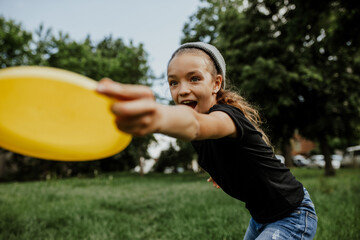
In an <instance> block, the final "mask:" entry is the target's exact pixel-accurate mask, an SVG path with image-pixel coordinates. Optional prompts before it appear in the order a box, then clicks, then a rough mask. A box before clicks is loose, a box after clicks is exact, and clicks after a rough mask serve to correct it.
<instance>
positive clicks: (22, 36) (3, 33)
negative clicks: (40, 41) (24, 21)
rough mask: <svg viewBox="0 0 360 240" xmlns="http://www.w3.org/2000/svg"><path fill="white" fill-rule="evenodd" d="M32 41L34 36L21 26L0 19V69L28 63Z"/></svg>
mask: <svg viewBox="0 0 360 240" xmlns="http://www.w3.org/2000/svg"><path fill="white" fill-rule="evenodd" d="M31 40H32V34H31V33H29V32H26V31H24V30H23V29H22V27H21V25H19V24H17V23H15V22H14V21H11V20H10V21H6V20H5V19H4V18H3V17H0V46H1V50H0V68H5V67H9V66H14V65H22V64H26V63H28V61H29V57H30V56H31V50H30V44H31Z"/></svg>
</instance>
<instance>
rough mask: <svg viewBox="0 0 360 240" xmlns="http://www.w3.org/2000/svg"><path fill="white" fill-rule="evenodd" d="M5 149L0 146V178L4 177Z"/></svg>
mask: <svg viewBox="0 0 360 240" xmlns="http://www.w3.org/2000/svg"><path fill="white" fill-rule="evenodd" d="M5 153H6V152H5V150H3V149H1V148H0V179H2V178H4V177H5V161H6V158H5Z"/></svg>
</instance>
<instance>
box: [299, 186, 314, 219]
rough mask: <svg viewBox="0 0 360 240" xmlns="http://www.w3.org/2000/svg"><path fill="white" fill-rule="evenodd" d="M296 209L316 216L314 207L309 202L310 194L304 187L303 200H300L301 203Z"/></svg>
mask: <svg viewBox="0 0 360 240" xmlns="http://www.w3.org/2000/svg"><path fill="white" fill-rule="evenodd" d="M298 208H299V210H306V211H309V212H310V213H312V214H314V215H316V211H315V205H314V203H313V202H312V201H311V198H310V194H309V192H308V191H307V190H306V188H305V187H304V199H303V200H302V202H301V204H300V206H299V207H298Z"/></svg>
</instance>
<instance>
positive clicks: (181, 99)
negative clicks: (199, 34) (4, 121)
mask: <svg viewBox="0 0 360 240" xmlns="http://www.w3.org/2000/svg"><path fill="white" fill-rule="evenodd" d="M203 55H204V56H202V55H199V54H194V53H182V54H180V55H177V56H175V57H174V58H173V59H172V60H171V62H170V64H169V67H168V82H169V86H170V92H171V96H172V99H173V100H174V102H175V103H176V104H184V105H187V106H189V107H192V108H193V109H194V110H195V111H197V112H199V113H207V112H208V111H209V109H210V108H211V107H212V106H214V105H215V104H216V93H217V92H218V91H219V90H220V86H221V81H222V77H221V75H216V76H215V77H214V76H213V74H212V73H211V69H212V65H211V64H212V62H211V60H210V59H209V58H208V57H207V56H206V54H205V53H203Z"/></svg>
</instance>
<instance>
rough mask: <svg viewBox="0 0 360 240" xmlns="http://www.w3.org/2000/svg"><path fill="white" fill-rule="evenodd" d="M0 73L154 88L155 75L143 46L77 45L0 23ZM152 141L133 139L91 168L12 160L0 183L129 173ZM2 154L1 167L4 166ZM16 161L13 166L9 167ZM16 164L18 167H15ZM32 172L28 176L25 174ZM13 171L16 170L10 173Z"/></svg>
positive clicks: (19, 158)
mask: <svg viewBox="0 0 360 240" xmlns="http://www.w3.org/2000/svg"><path fill="white" fill-rule="evenodd" d="M0 44H1V48H0V67H1V68H5V67H10V66H17V65H42V66H51V67H56V68H62V69H67V70H70V71H73V72H77V73H80V74H82V75H85V76H88V77H90V78H92V79H94V80H97V81H98V80H100V79H101V78H103V77H109V78H111V79H113V80H114V81H118V82H121V83H128V84H149V83H150V81H149V79H151V78H152V76H151V75H150V69H149V66H148V63H147V53H146V52H145V50H144V48H143V45H142V44H139V45H138V46H135V45H134V44H133V43H132V42H130V43H129V44H125V43H124V42H123V41H122V40H121V39H113V38H112V36H109V37H105V38H104V39H103V40H102V41H100V42H98V43H93V42H92V41H91V39H90V36H88V37H87V38H86V39H85V40H84V41H75V40H72V39H71V38H70V36H69V35H68V34H64V33H61V32H60V33H59V34H58V35H54V34H53V33H52V30H51V29H47V30H45V28H44V26H43V25H40V26H39V28H38V30H36V31H35V34H31V33H29V32H27V31H25V30H23V29H22V26H21V25H20V24H17V23H14V22H13V21H11V20H6V19H4V18H3V17H0ZM154 140H155V139H154V138H153V136H148V137H143V138H134V140H133V141H132V143H131V144H130V146H129V147H128V148H126V149H125V150H124V151H123V152H121V153H119V154H116V155H115V156H112V157H110V158H107V159H104V160H101V161H94V162H91V163H56V162H44V161H41V160H38V159H33V158H27V157H22V156H19V155H13V159H8V160H7V161H9V163H7V164H6V165H17V166H13V167H11V166H10V167H9V166H7V170H8V172H7V174H5V175H6V177H4V171H0V179H8V180H10V179H12V180H14V179H18V180H29V179H39V178H41V179H44V178H46V176H52V177H54V176H56V177H65V176H76V175H77V174H93V173H94V171H95V172H96V171H97V172H99V171H115V170H128V169H131V168H133V167H134V166H136V165H137V164H138V161H139V159H140V157H147V156H148V153H147V147H148V145H149V144H150V143H151V142H152V141H154ZM3 159H4V157H2V156H1V154H0V162H1V161H4V160H3ZM10 161H13V162H10ZM15 162H16V164H15ZM29 168H31V169H33V171H32V172H31V171H27V170H25V169H29ZM11 169H12V170H11Z"/></svg>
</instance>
